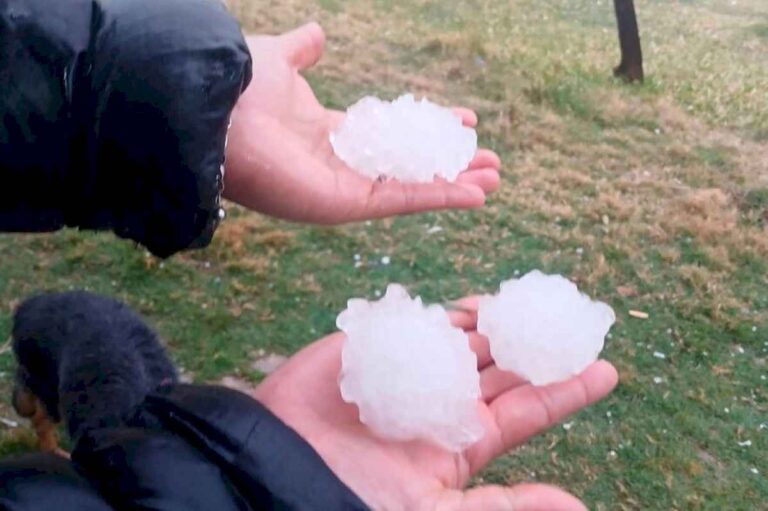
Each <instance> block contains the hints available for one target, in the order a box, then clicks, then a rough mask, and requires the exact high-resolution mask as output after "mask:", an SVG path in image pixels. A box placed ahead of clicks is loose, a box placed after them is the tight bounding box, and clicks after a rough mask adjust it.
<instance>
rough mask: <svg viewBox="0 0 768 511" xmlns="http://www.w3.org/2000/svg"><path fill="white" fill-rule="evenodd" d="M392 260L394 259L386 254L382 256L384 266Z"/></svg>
mask: <svg viewBox="0 0 768 511" xmlns="http://www.w3.org/2000/svg"><path fill="white" fill-rule="evenodd" d="M391 261H392V259H391V258H390V257H389V256H384V257H382V258H381V264H383V265H384V266H387V265H388V264H389V263H390V262H391Z"/></svg>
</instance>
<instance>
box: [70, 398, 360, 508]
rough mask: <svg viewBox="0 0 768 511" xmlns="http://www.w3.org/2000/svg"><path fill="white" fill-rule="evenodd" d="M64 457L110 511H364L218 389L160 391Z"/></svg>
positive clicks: (276, 429) (302, 448)
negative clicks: (125, 420) (125, 424)
mask: <svg viewBox="0 0 768 511" xmlns="http://www.w3.org/2000/svg"><path fill="white" fill-rule="evenodd" d="M72 460H73V462H74V463H75V465H76V466H77V467H78V469H79V470H80V471H81V472H82V473H83V474H84V475H85V476H86V477H87V479H88V480H89V481H90V482H91V484H93V485H94V486H95V487H96V488H98V489H99V491H100V492H101V494H102V495H103V496H104V497H105V498H106V500H107V501H109V502H110V503H111V504H112V505H113V506H114V507H116V508H124V509H143V510H152V511H177V510H178V511H181V510H186V511H198V510H199V511H208V510H214V509H215V510H221V511H230V510H233V511H234V510H240V509H243V510H247V511H262V510H276V511H277V510H283V511H369V508H368V507H367V506H366V505H365V503H363V501H362V500H360V499H359V498H358V497H357V496H356V495H355V494H354V493H353V492H352V491H351V490H350V489H349V488H348V487H347V486H346V485H345V484H344V483H343V482H342V481H341V480H340V479H339V478H338V477H337V476H336V475H335V474H334V473H333V472H332V471H331V470H330V468H329V467H328V466H327V465H326V464H325V462H324V461H323V460H322V458H321V457H320V455H319V454H318V453H317V452H316V451H315V450H314V449H313V448H312V447H311V446H310V445H309V444H308V443H307V442H306V441H305V440H304V439H303V438H301V436H299V435H298V433H296V432H295V431H294V430H293V429H291V428H290V427H288V426H287V425H285V424H284V423H283V422H281V421H280V419H278V418H277V417H276V416H275V415H273V414H272V413H271V412H270V411H269V410H268V409H267V408H265V407H264V406H263V405H262V404H261V403H259V402H258V401H255V400H253V399H252V398H250V397H249V396H246V395H245V394H241V393H240V392H237V391H234V390H230V389H227V388H224V387H218V386H207V385H183V384H179V385H174V386H168V387H165V388H164V389H162V390H161V391H158V392H156V393H154V394H152V395H150V396H149V397H148V398H147V399H146V401H145V402H144V404H143V405H142V407H141V409H140V411H139V412H138V413H137V418H136V419H135V420H133V421H131V427H130V428H111V429H106V430H103V431H95V432H91V433H90V434H89V435H88V436H87V437H86V438H84V439H82V440H81V441H80V442H79V443H78V445H77V447H76V448H75V450H74V452H73V453H72Z"/></svg>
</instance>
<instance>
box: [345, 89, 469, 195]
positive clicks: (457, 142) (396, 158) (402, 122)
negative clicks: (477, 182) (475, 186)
mask: <svg viewBox="0 0 768 511" xmlns="http://www.w3.org/2000/svg"><path fill="white" fill-rule="evenodd" d="M331 145H332V146H333V150H334V151H335V152H336V155H337V156H338V157H339V158H341V159H342V160H343V161H344V162H345V163H346V164H347V165H349V166H350V167H352V168H353V169H355V170H357V171H358V172H360V173H361V174H363V175H366V176H368V177H370V178H372V179H378V178H379V177H382V176H383V177H391V178H396V179H398V180H400V181H402V182H421V183H427V182H431V181H434V178H435V176H440V177H443V178H445V179H446V180H448V181H455V180H456V178H457V177H458V175H459V174H460V173H461V172H462V171H464V170H466V169H467V167H468V166H469V163H470V162H471V161H472V158H474V156H475V153H476V152H477V133H476V132H475V130H474V129H472V128H467V127H465V126H463V125H462V121H461V118H460V117H459V116H457V115H456V114H454V113H453V112H452V111H451V110H450V109H448V108H444V107H441V106H438V105H436V104H434V103H431V102H429V101H427V100H426V99H422V100H421V101H416V100H415V99H414V97H413V95H411V94H406V95H404V96H401V97H399V98H398V99H396V100H395V101H392V102H388V101H382V100H380V99H377V98H374V97H370V96H369V97H365V98H363V99H361V100H360V101H358V102H357V103H355V104H354V105H352V106H351V107H350V108H349V109H348V110H347V117H346V119H345V120H344V122H342V124H341V125H340V126H339V128H338V129H337V130H336V131H335V132H333V133H332V134H331Z"/></svg>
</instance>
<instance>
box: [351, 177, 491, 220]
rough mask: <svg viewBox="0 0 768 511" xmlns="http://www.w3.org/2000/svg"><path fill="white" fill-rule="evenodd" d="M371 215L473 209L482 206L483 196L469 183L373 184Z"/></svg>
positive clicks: (385, 215)
mask: <svg viewBox="0 0 768 511" xmlns="http://www.w3.org/2000/svg"><path fill="white" fill-rule="evenodd" d="M368 200H369V208H370V211H371V215H366V216H372V217H376V218H381V217H388V216H394V215H404V214H412V213H421V212H423V211H438V210H443V209H474V208H479V207H482V206H483V205H484V204H485V192H484V191H483V189H482V188H480V187H479V186H477V185H475V184H471V183H447V182H445V181H436V182H434V183H417V184H414V183H408V184H403V183H400V182H398V181H387V182H384V183H374V184H373V190H372V193H371V195H370V196H369V198H368Z"/></svg>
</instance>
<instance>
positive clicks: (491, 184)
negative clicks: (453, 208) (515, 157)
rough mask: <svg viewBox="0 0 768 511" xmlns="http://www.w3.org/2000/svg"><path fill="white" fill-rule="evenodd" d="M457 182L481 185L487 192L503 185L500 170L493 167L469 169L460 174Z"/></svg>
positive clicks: (491, 191)
mask: <svg viewBox="0 0 768 511" xmlns="http://www.w3.org/2000/svg"><path fill="white" fill-rule="evenodd" d="M456 182H457V183H462V184H471V185H475V186H479V187H480V188H481V189H482V190H483V191H484V192H485V193H493V192H495V191H496V190H498V189H499V186H500V185H501V177H500V176H499V171H498V170H496V169H493V168H487V169H476V170H468V171H466V172H462V173H461V174H459V177H458V178H457V179H456Z"/></svg>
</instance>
